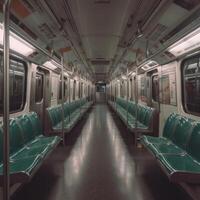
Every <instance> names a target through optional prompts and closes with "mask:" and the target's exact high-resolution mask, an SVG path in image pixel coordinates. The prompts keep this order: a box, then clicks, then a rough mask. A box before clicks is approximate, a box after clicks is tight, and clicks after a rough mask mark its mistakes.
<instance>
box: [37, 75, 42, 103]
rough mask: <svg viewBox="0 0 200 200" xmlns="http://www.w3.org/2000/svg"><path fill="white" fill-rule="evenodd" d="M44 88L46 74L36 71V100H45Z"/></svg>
mask: <svg viewBox="0 0 200 200" xmlns="http://www.w3.org/2000/svg"><path fill="white" fill-rule="evenodd" d="M43 88H44V75H43V74H41V73H36V83H35V102H36V103H39V102H41V101H42V100H43Z"/></svg>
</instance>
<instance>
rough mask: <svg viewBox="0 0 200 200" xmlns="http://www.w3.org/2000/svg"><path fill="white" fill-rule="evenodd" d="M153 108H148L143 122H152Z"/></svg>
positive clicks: (145, 123)
mask: <svg viewBox="0 0 200 200" xmlns="http://www.w3.org/2000/svg"><path fill="white" fill-rule="evenodd" d="M153 111H154V110H153V109H152V108H148V107H147V108H146V113H145V118H144V120H143V124H144V125H146V126H149V124H150V122H151V118H152V115H153Z"/></svg>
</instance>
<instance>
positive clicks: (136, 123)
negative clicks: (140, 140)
mask: <svg viewBox="0 0 200 200" xmlns="http://www.w3.org/2000/svg"><path fill="white" fill-rule="evenodd" d="M135 105H136V112H135V119H136V120H135V129H136V132H135V133H136V138H135V141H137V134H138V133H137V126H138V68H136V75H135Z"/></svg>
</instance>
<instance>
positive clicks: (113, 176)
mask: <svg viewBox="0 0 200 200" xmlns="http://www.w3.org/2000/svg"><path fill="white" fill-rule="evenodd" d="M66 139H67V145H66V146H65V147H62V146H60V147H58V149H56V151H55V152H54V153H53V154H52V156H51V157H50V158H49V159H48V160H47V161H46V163H45V164H44V165H43V166H42V167H41V169H40V170H39V171H38V173H37V174H36V175H35V176H34V178H33V179H32V181H31V182H30V183H28V184H27V185H25V186H24V187H23V188H22V189H21V190H20V191H18V192H17V193H15V195H14V196H13V199H14V200H17V199H20V200H27V199H29V200H36V199H37V200H40V199H41V200H55V199H59V200H153V199H156V200H169V199H170V200H172V199H174V200H178V199H181V200H186V199H188V197H187V195H186V194H185V193H184V192H183V191H182V190H181V189H180V188H178V187H177V186H175V185H173V184H171V183H169V181H168V180H167V178H166V177H165V175H164V174H163V173H162V171H160V168H159V167H158V166H157V165H156V163H155V161H154V160H153V159H152V157H151V156H150V155H149V154H148V153H147V152H146V151H145V150H144V149H137V148H135V147H134V145H133V137H132V136H131V134H129V133H128V132H127V130H126V129H125V128H124V127H123V126H122V124H121V122H120V121H119V120H118V119H117V117H116V116H115V115H114V114H113V113H111V112H110V111H109V109H108V107H107V106H106V105H96V106H94V108H93V110H92V111H91V112H90V113H89V116H85V120H83V121H82V122H81V123H80V124H79V125H78V126H77V127H76V128H75V129H74V130H73V131H72V133H71V134H70V135H69V136H68V137H67V138H66Z"/></svg>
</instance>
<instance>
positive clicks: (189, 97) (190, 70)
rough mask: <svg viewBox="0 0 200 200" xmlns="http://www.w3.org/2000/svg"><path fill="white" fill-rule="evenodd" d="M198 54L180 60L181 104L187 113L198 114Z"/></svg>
mask: <svg viewBox="0 0 200 200" xmlns="http://www.w3.org/2000/svg"><path fill="white" fill-rule="evenodd" d="M199 62H200V55H198V56H196V57H192V58H189V59H187V60H185V61H183V62H182V81H183V84H182V87H183V88H182V91H183V106H184V109H185V111H186V112H187V113H193V114H196V115H200V67H199Z"/></svg>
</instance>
